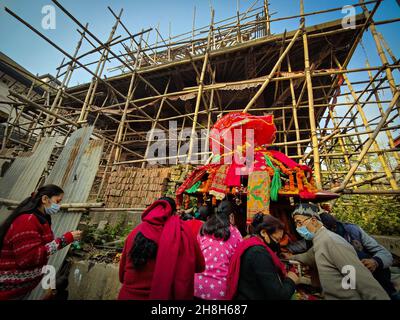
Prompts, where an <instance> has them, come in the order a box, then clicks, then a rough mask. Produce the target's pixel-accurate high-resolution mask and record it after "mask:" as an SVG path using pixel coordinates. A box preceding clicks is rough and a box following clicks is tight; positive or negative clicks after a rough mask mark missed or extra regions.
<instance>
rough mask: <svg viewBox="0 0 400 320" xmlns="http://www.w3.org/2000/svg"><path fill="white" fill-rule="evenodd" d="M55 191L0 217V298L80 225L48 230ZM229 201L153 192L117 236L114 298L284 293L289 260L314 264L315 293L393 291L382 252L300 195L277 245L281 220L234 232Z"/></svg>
mask: <svg viewBox="0 0 400 320" xmlns="http://www.w3.org/2000/svg"><path fill="white" fill-rule="evenodd" d="M63 194H64V192H63V190H62V189H61V188H59V187H58V186H55V185H47V186H43V187H41V188H39V190H38V191H37V192H36V193H33V194H32V195H31V196H30V197H28V198H27V199H25V200H24V201H23V202H22V203H21V204H20V205H19V206H18V207H17V208H16V209H15V210H14V211H13V212H12V214H11V215H10V216H9V217H8V218H7V219H6V221H5V222H3V223H2V224H1V226H0V300H5V299H13V300H15V299H25V298H26V297H27V296H28V295H29V294H30V292H31V291H32V290H33V289H34V288H35V287H36V286H37V285H38V283H39V282H40V281H41V279H42V277H43V274H42V268H43V266H44V265H46V264H47V262H48V259H49V256H50V255H52V254H54V253H55V252H57V250H59V249H62V248H64V247H65V246H67V245H69V244H71V243H72V242H73V241H75V240H79V239H80V238H81V232H80V231H72V232H67V233H66V234H64V235H63V236H62V237H60V238H54V235H53V232H52V230H51V216H52V214H54V213H56V212H58V210H59V209H60V202H61V201H62V198H63ZM235 210H236V207H235V206H234V205H233V203H232V202H231V201H229V200H223V201H221V202H220V203H219V204H218V206H216V207H207V206H201V207H199V208H198V209H197V208H196V210H193V209H192V210H186V211H185V210H181V209H177V207H176V203H175V201H174V200H173V199H172V198H169V197H163V198H160V199H159V200H157V201H155V202H154V203H153V204H152V205H150V206H149V207H148V208H147V209H146V210H145V211H144V212H143V213H142V216H141V223H140V224H139V225H138V226H137V227H136V228H135V229H134V230H132V231H131V233H130V234H129V235H128V237H127V238H126V240H125V244H124V248H123V252H122V256H121V260H120V266H119V280H120V282H121V289H120V292H119V295H118V299H120V300H147V299H151V300H154V299H156V300H192V299H194V300H289V299H293V297H294V296H295V293H296V290H298V289H297V288H298V285H299V284H300V283H301V277H302V274H300V273H299V270H298V268H295V265H296V264H295V263H293V262H294V261H297V262H299V263H301V265H305V266H308V268H309V270H313V271H314V272H313V273H311V274H312V275H313V283H314V284H316V286H317V287H320V288H321V289H322V290H321V292H322V294H321V297H323V298H324V299H358V300H359V299H362V300H389V299H399V297H398V293H396V290H395V288H394V286H393V284H392V283H391V281H390V278H391V275H390V269H389V267H390V266H391V265H392V263H393V258H392V255H391V254H390V252H389V251H388V250H387V249H385V248H384V247H383V246H381V245H379V244H378V243H377V242H376V241H375V240H374V239H373V238H372V237H370V236H369V235H368V234H367V233H366V232H365V231H363V230H362V229H361V228H360V227H359V226H357V225H354V224H347V223H342V222H340V221H338V220H336V219H335V217H334V216H333V215H331V214H330V213H328V212H327V211H325V210H322V209H321V207H320V206H318V205H316V204H313V203H300V204H298V205H297V206H296V207H295V208H294V210H293V212H291V213H290V217H291V219H292V220H291V223H292V224H293V225H294V226H295V227H296V232H297V234H298V235H299V236H301V237H302V238H303V239H302V240H299V241H297V242H296V243H291V244H289V245H287V246H285V247H283V246H282V239H284V238H285V236H286V235H285V232H286V231H285V224H284V223H283V222H282V221H281V220H279V219H278V218H276V217H274V216H273V215H268V214H262V213H259V214H256V215H255V217H254V219H253V221H252V223H251V224H250V225H249V226H248V229H247V235H243V234H242V233H241V232H239V230H238V228H237V226H236V223H237V221H235V220H236V218H235V217H237V215H236V212H235Z"/></svg>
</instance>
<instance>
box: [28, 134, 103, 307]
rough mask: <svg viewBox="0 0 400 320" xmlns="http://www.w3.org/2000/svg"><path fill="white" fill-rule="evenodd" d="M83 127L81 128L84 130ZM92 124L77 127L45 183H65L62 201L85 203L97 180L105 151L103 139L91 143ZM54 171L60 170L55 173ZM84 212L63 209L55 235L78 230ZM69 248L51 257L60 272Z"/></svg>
mask: <svg viewBox="0 0 400 320" xmlns="http://www.w3.org/2000/svg"><path fill="white" fill-rule="evenodd" d="M81 130H82V131H81ZM92 132H93V127H90V128H82V129H79V130H77V131H76V132H75V133H74V134H73V135H72V136H71V138H70V140H69V141H68V143H67V145H66V146H65V148H64V150H66V151H65V152H64V150H63V151H62V153H61V155H60V158H59V160H58V161H57V163H56V165H55V166H54V168H53V170H52V172H51V173H50V175H49V178H50V177H51V180H50V181H49V179H47V180H46V183H55V184H57V183H58V184H59V185H62V183H63V185H62V186H63V189H64V191H65V196H64V199H63V202H66V203H74V202H86V201H87V199H88V197H89V193H90V190H91V188H92V184H93V181H94V179H95V176H96V173H97V170H98V166H99V163H100V158H101V155H102V152H103V141H101V140H92V141H90V142H89V138H90V135H91V133H92ZM58 163H61V164H62V165H58ZM54 170H58V171H57V172H54ZM80 219H81V213H75V212H74V213H71V212H60V213H58V214H56V215H54V216H53V217H52V222H53V225H52V229H53V231H54V235H55V236H56V237H59V236H61V235H63V234H64V233H65V232H67V231H71V230H76V228H77V227H78V224H79V221H80ZM67 253H68V248H64V249H63V250H61V251H59V252H57V253H56V254H55V255H53V256H52V257H51V258H50V259H49V264H50V265H53V266H54V267H55V268H56V270H57V271H58V270H59V268H60V267H61V265H62V263H63V261H64V259H65V257H66V255H67ZM43 293H44V292H43V290H42V289H41V288H40V287H37V288H36V289H35V290H34V292H33V293H32V294H31V295H30V299H40V298H41V297H42V295H43Z"/></svg>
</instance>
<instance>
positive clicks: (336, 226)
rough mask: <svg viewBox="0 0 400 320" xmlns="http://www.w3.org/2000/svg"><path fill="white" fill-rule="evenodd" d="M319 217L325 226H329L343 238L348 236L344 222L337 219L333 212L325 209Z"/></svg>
mask: <svg viewBox="0 0 400 320" xmlns="http://www.w3.org/2000/svg"><path fill="white" fill-rule="evenodd" d="M319 217H320V219H321V222H322V224H323V225H324V226H325V228H327V229H328V230H330V231H332V232H335V233H337V234H338V235H340V236H341V237H343V238H344V237H345V236H346V234H347V232H346V229H345V228H344V225H343V223H342V222H340V221H339V220H337V219H336V218H335V217H334V216H333V215H332V214H330V213H329V212H326V211H325V212H322V213H320V215H319Z"/></svg>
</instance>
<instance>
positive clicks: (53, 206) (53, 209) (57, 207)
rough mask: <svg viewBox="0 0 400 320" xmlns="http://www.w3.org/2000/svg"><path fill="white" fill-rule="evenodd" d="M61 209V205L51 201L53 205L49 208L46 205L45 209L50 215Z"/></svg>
mask: <svg viewBox="0 0 400 320" xmlns="http://www.w3.org/2000/svg"><path fill="white" fill-rule="evenodd" d="M59 210H60V205H59V204H57V203H53V202H52V203H51V206H50V207H49V208H46V207H45V208H44V211H45V212H46V213H47V214H50V215H52V214H55V213H57V212H58V211H59Z"/></svg>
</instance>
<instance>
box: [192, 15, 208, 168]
mask: <svg viewBox="0 0 400 320" xmlns="http://www.w3.org/2000/svg"><path fill="white" fill-rule="evenodd" d="M213 24H214V10H213V9H212V10H211V24H210V30H209V33H208V39H207V51H206V54H205V56H204V62H203V67H202V70H201V74H200V79H199V87H198V92H197V99H196V106H195V111H194V113H195V114H194V119H193V126H192V132H191V135H190V142H189V150H188V158H187V164H189V163H190V161H191V158H192V153H193V145H194V140H195V138H196V137H195V131H196V124H197V117H198V112H199V109H200V102H201V97H202V94H203V86H204V76H205V73H206V69H207V63H208V56H209V51H210V40H211V33H212V29H213ZM186 168H187V169H188V166H187V167H186Z"/></svg>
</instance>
